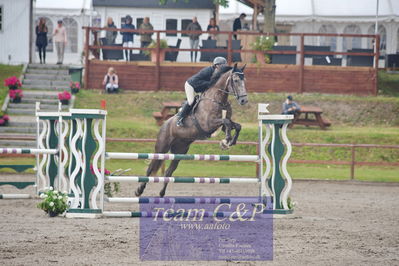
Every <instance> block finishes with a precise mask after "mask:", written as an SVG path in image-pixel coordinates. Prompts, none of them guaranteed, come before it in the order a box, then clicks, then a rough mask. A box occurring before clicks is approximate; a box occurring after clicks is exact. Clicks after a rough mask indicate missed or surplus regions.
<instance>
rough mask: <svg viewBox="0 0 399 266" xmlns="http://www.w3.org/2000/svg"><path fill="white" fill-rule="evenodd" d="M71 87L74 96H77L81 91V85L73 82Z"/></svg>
mask: <svg viewBox="0 0 399 266" xmlns="http://www.w3.org/2000/svg"><path fill="white" fill-rule="evenodd" d="M69 87H70V88H71V92H72V94H76V93H78V92H79V90H80V83H79V82H73V81H71V83H70V84H69Z"/></svg>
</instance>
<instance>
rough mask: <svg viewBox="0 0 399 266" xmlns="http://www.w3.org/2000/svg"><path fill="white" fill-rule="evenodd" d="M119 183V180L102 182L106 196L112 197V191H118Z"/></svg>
mask: <svg viewBox="0 0 399 266" xmlns="http://www.w3.org/2000/svg"><path fill="white" fill-rule="evenodd" d="M120 188H121V184H120V183H119V182H113V183H105V184H104V194H105V195H106V196H107V197H113V195H114V193H118V192H119V191H120Z"/></svg>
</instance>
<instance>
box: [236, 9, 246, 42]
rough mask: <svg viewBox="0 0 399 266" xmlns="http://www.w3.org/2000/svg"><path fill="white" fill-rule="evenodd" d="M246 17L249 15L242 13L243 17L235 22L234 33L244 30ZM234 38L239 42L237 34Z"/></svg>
mask: <svg viewBox="0 0 399 266" xmlns="http://www.w3.org/2000/svg"><path fill="white" fill-rule="evenodd" d="M246 16H247V15H245V13H241V15H240V16H239V17H238V18H236V19H235V20H234V23H233V31H238V30H241V29H242V26H243V25H244V19H245V17H246ZM233 36H234V39H235V40H237V34H234V35H233Z"/></svg>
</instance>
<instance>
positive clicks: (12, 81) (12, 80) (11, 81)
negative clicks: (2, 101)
mask: <svg viewBox="0 0 399 266" xmlns="http://www.w3.org/2000/svg"><path fill="white" fill-rule="evenodd" d="M4 86H6V87H8V88H9V89H10V90H16V89H18V88H20V87H21V86H22V84H21V81H20V80H19V79H18V78H17V77H15V76H12V77H9V78H6V79H5V80H4Z"/></svg>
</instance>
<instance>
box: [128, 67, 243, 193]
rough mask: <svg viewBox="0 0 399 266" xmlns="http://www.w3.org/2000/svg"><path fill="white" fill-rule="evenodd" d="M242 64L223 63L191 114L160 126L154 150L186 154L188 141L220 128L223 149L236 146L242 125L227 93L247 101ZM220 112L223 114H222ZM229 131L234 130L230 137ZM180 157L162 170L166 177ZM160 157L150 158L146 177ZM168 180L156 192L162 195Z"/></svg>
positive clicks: (153, 172)
mask: <svg viewBox="0 0 399 266" xmlns="http://www.w3.org/2000/svg"><path fill="white" fill-rule="evenodd" d="M244 69H245V65H244V67H242V68H237V64H235V65H234V67H230V66H223V67H222V68H221V69H219V70H218V71H216V72H215V73H214V74H213V76H212V78H211V81H210V86H209V89H207V90H206V91H205V92H203V93H202V94H201V95H200V96H199V98H198V99H197V103H196V104H195V105H194V107H193V109H192V110H191V113H190V114H189V115H188V116H187V117H186V118H185V119H184V126H183V127H178V126H177V125H176V122H177V119H178V117H177V116H176V115H175V116H173V117H171V118H169V119H168V120H167V121H165V122H164V124H163V125H162V126H161V128H160V130H159V133H158V136H157V141H156V144H155V153H167V152H169V151H170V152H171V153H174V154H186V153H187V152H188V150H189V148H190V145H191V143H193V142H194V141H195V140H198V139H206V138H209V137H210V136H211V135H212V133H214V132H215V131H216V130H217V129H219V128H220V127H222V130H223V131H224V133H225V135H226V138H225V139H223V140H222V141H221V143H220V146H221V148H222V149H226V148H229V147H230V146H232V145H235V144H236V142H237V139H238V136H239V134H240V130H241V125H240V124H238V123H236V122H233V121H232V120H231V116H232V108H231V105H230V103H229V102H228V96H229V95H230V94H232V95H234V97H235V98H236V100H237V102H238V104H239V105H245V104H247V103H248V96H247V92H246V88H245V76H244ZM223 113H224V114H225V117H223ZM232 130H234V131H235V134H234V136H232ZM179 162H180V160H173V161H172V162H171V163H170V166H169V167H168V169H167V170H166V172H165V177H170V176H172V174H173V172H174V171H175V170H176V168H177V166H178V164H179ZM162 163H163V161H162V160H156V159H154V160H152V161H151V163H150V165H149V166H148V168H147V173H146V175H147V176H155V175H156V173H157V172H158V170H159V168H160V167H161V166H162ZM146 185H147V183H141V184H140V186H139V187H138V188H137V190H136V192H135V194H136V196H140V195H141V194H142V193H143V192H144V189H145V187H146ZM167 185H168V183H164V187H163V188H162V190H161V191H160V192H159V195H160V197H163V196H164V195H165V192H166V187H167Z"/></svg>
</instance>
